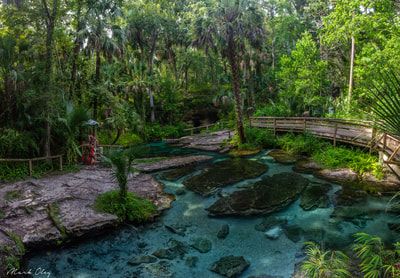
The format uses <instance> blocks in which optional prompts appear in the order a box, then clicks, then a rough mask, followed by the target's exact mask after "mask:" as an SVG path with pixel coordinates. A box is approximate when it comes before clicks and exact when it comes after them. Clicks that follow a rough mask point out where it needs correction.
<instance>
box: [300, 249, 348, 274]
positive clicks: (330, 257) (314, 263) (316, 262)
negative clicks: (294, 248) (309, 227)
mask: <svg viewBox="0 0 400 278" xmlns="http://www.w3.org/2000/svg"><path fill="white" fill-rule="evenodd" d="M305 246H306V255H307V259H306V261H305V262H304V263H303V264H302V266H301V269H302V271H303V272H304V273H305V274H306V276H307V277H310V278H342V277H351V273H350V272H349V270H348V269H349V257H348V256H346V254H344V253H343V252H340V251H324V250H322V249H321V248H320V247H319V246H318V245H317V244H316V243H314V242H306V243H305Z"/></svg>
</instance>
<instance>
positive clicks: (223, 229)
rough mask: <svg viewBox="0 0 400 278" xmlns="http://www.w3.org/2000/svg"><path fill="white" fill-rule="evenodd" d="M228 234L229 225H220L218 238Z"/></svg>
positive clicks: (223, 237)
mask: <svg viewBox="0 0 400 278" xmlns="http://www.w3.org/2000/svg"><path fill="white" fill-rule="evenodd" d="M228 235H229V225H228V224H224V225H222V227H221V229H220V230H219V231H218V233H217V237H218V238H219V239H225V238H226V237H227V236H228Z"/></svg>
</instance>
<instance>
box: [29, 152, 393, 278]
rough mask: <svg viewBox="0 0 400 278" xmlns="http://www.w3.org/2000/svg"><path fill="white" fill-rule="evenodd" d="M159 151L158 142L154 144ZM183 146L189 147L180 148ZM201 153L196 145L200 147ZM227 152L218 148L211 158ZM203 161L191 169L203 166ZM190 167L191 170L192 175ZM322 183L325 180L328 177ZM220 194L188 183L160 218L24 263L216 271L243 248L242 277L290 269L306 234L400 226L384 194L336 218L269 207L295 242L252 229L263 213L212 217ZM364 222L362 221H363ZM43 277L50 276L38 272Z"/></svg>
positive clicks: (337, 236) (83, 274) (178, 273)
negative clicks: (161, 252) (182, 247)
mask: <svg viewBox="0 0 400 278" xmlns="http://www.w3.org/2000/svg"><path fill="white" fill-rule="evenodd" d="M155 147H156V148H157V149H158V150H159V151H160V152H159V154H165V152H162V151H161V150H162V147H161V146H160V145H155ZM180 152H181V151H180V150H179V149H173V151H171V149H169V150H168V153H169V154H170V155H174V154H175V155H176V154H181V153H180ZM184 152H187V151H184ZM197 153H198V152H197ZM221 159H229V158H227V157H225V156H220V155H215V154H214V161H218V160H221ZM250 159H254V160H257V161H260V162H262V163H265V164H267V165H268V166H269V170H268V171H267V172H266V173H265V174H264V175H273V174H276V173H280V172H292V169H291V168H292V167H291V166H287V165H286V166H285V165H281V164H278V163H275V162H274V160H273V159H272V158H271V157H269V156H268V155H267V152H263V153H261V154H259V155H256V156H254V157H252V158H250ZM201 168H202V166H201V165H200V166H199V167H198V169H196V170H194V172H193V173H192V174H190V175H193V174H196V173H198V172H199V171H201ZM190 175H189V176H190ZM154 176H155V177H156V178H157V179H159V180H160V182H162V183H164V184H165V190H166V191H167V192H170V193H174V192H175V191H176V190H177V189H178V188H181V187H183V185H182V181H183V180H184V179H185V178H187V177H188V176H186V177H184V178H182V179H180V180H178V181H176V182H168V181H165V180H162V179H161V178H160V173H155V174H154ZM304 176H305V177H306V178H308V179H310V180H313V181H320V182H321V180H318V179H316V178H315V177H313V176H312V175H304ZM260 178H261V177H258V178H257V179H251V180H244V181H241V182H239V183H237V184H234V185H232V186H229V187H226V188H224V189H223V192H222V193H229V192H232V191H235V190H240V188H242V187H245V186H246V185H249V184H252V183H254V182H255V181H257V180H259V179H260ZM325 183H326V182H325ZM340 188H341V187H340V185H333V187H332V189H331V191H330V192H329V193H328V195H329V197H330V198H331V199H332V201H333V199H334V195H335V193H336V192H337V191H338V190H340ZM217 199H218V197H217V196H212V197H207V198H205V197H201V196H199V195H197V194H195V193H193V192H190V191H187V193H186V194H184V195H179V196H177V198H176V201H175V202H174V203H173V206H172V208H171V209H169V210H168V211H166V212H165V213H164V214H163V215H162V216H161V217H160V219H159V220H158V221H157V222H156V223H154V224H151V225H147V226H145V227H140V228H135V227H132V226H126V227H124V228H122V229H120V230H119V231H115V232H112V233H110V234H107V235H104V236H101V237H98V238H95V239H91V240H88V241H86V242H84V243H79V244H76V245H72V246H68V247H66V248H63V249H60V250H52V251H41V252H36V253H35V254H32V255H31V256H30V257H29V258H28V259H27V268H31V269H37V268H41V269H45V270H46V271H49V272H51V276H50V277H74V278H87V277H177V278H189V277H199V278H202V277H204V278H208V277H221V276H219V275H217V274H215V273H213V272H211V271H210V270H209V268H210V265H211V264H212V263H213V262H215V261H217V260H218V259H219V258H220V257H223V256H228V255H235V256H243V257H244V258H245V259H246V260H248V261H249V262H250V267H249V268H248V269H247V270H246V271H245V272H244V273H243V274H242V276H241V277H250V276H258V275H271V276H277V277H290V276H291V275H292V273H293V272H294V269H295V265H296V264H297V263H299V262H300V261H301V260H302V259H303V256H302V247H303V243H304V242H305V241H308V240H315V241H319V242H322V243H323V244H325V245H328V246H337V247H343V246H345V245H346V244H348V243H349V242H350V240H351V237H352V235H353V234H354V233H356V232H359V231H364V232H367V233H371V234H374V235H378V236H380V237H382V238H383V239H384V240H385V241H387V242H393V241H396V240H399V238H398V234H395V233H394V232H392V231H390V230H389V229H388V227H387V223H388V222H398V220H397V219H396V218H395V216H392V215H390V214H388V213H386V211H385V210H386V208H387V204H388V201H389V199H388V198H374V197H369V198H368V200H367V202H365V203H362V204H354V205H353V207H352V209H355V210H360V211H364V212H366V215H368V216H369V217H366V216H365V215H363V216H360V217H361V218H360V219H359V221H358V222H355V221H353V222H347V221H337V220H335V219H332V218H331V217H330V216H331V214H332V212H333V210H334V207H333V205H331V206H330V207H329V208H326V209H315V210H312V211H304V210H303V209H302V208H301V207H300V206H299V200H297V201H296V202H294V203H292V204H291V205H290V206H288V207H287V208H286V209H284V210H282V211H280V212H278V213H275V214H273V215H274V216H276V217H279V218H284V219H286V220H287V221H288V225H290V226H295V227H297V228H301V229H302V230H303V233H302V238H301V239H300V240H299V241H298V242H293V241H292V240H290V239H289V238H288V237H287V236H286V234H285V233H282V234H281V235H280V237H279V238H278V239H275V240H271V239H268V238H267V237H266V236H265V234H264V232H261V231H257V230H256V229H255V226H256V225H257V224H259V223H260V222H261V221H262V219H263V218H264V217H262V216H260V217H247V218H240V217H225V218H210V217H208V216H207V212H206V211H205V210H204V209H205V208H206V207H208V206H209V205H211V204H212V203H213V202H214V201H216V200H217ZM360 223H361V224H360ZM224 224H228V225H229V227H230V233H229V235H228V236H227V238H226V239H218V238H217V236H216V235H217V233H218V231H219V230H220V228H221V226H222V225H224ZM164 225H178V226H180V227H184V228H185V235H178V234H174V233H172V232H170V231H169V230H167V229H166V228H165V227H164ZM198 237H201V238H206V239H208V240H210V241H211V242H212V249H211V251H210V252H208V253H199V252H198V251H197V250H195V249H193V248H189V250H188V253H187V254H186V255H185V256H184V257H182V258H177V259H173V260H161V261H158V262H155V263H150V264H142V265H139V266H132V265H130V264H128V263H127V262H128V261H129V260H131V259H132V258H134V257H136V256H141V255H147V254H151V253H153V252H154V251H155V250H157V249H159V248H166V247H167V244H168V241H170V240H171V239H176V240H178V241H180V242H184V243H187V244H191V243H192V241H193V240H194V239H195V238H198ZM190 257H197V264H196V266H194V267H193V266H188V265H187V264H186V260H187V258H190ZM36 277H47V276H44V275H43V276H36Z"/></svg>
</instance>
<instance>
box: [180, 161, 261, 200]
mask: <svg viewBox="0 0 400 278" xmlns="http://www.w3.org/2000/svg"><path fill="white" fill-rule="evenodd" d="M267 169H268V166H267V165H265V164H262V163H260V162H257V161H253V160H248V159H240V158H236V159H228V160H224V161H221V162H218V163H215V164H214V165H212V166H211V167H210V168H207V169H206V170H205V171H204V172H203V173H201V174H199V175H196V176H193V177H191V178H189V179H188V180H186V181H185V182H184V183H183V184H184V185H185V187H186V188H188V189H190V190H192V191H194V192H196V193H199V194H201V195H203V196H208V195H211V194H213V193H214V192H215V191H216V190H217V189H218V188H222V187H225V186H227V185H230V184H233V183H236V182H239V181H241V180H245V179H250V178H255V177H258V176H260V175H261V174H263V173H264V172H265V171H267Z"/></svg>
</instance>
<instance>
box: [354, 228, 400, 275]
mask: <svg viewBox="0 0 400 278" xmlns="http://www.w3.org/2000/svg"><path fill="white" fill-rule="evenodd" d="M355 238H356V239H355V244H354V247H353V250H354V252H355V253H356V255H357V257H358V258H359V259H360V261H361V262H360V270H361V272H362V273H363V275H364V276H363V277H365V278H380V277H388V278H395V277H399V276H400V268H399V259H400V243H396V244H395V245H394V247H395V249H394V250H388V249H385V247H384V244H383V242H382V240H381V239H380V238H379V237H377V236H372V235H369V234H366V233H357V234H355Z"/></svg>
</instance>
